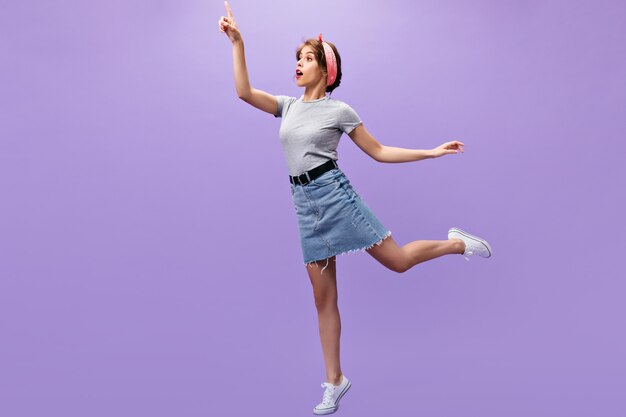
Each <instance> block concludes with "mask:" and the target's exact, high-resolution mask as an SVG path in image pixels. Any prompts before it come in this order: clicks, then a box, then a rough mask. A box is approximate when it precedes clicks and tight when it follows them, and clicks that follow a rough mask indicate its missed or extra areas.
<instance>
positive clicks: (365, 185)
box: [0, 0, 626, 417]
mask: <svg viewBox="0 0 626 417" xmlns="http://www.w3.org/2000/svg"><path fill="white" fill-rule="evenodd" d="M231 6H232V8H233V12H234V15H235V18H236V21H237V23H238V25H239V27H240V29H241V31H242V34H243V37H244V40H245V46H246V57H247V63H248V70H249V74H250V80H251V84H252V85H253V86H254V87H256V88H259V89H262V90H265V91H268V92H270V93H273V94H286V95H291V96H296V97H300V95H301V94H302V93H303V90H302V89H299V88H297V87H296V86H295V82H294V80H293V75H294V70H295V66H296V61H295V49H296V47H297V46H298V44H299V42H300V41H301V40H303V39H305V38H308V37H314V36H317V35H318V34H319V33H320V32H321V33H323V34H324V37H325V38H326V39H328V40H330V41H332V42H334V43H335V44H336V45H337V47H338V49H339V52H340V54H341V57H342V60H343V80H342V84H341V87H339V88H338V89H337V90H336V91H335V92H334V93H333V97H334V98H336V99H339V100H343V101H345V102H347V103H349V104H350V105H351V106H352V107H353V108H354V109H355V110H356V111H357V112H358V113H359V115H360V116H361V118H362V120H363V121H364V124H365V126H366V127H367V128H368V130H370V132H371V133H372V134H373V135H374V136H375V137H376V138H377V139H378V140H379V141H380V142H382V143H384V144H387V145H391V146H399V147H406V148H420V149H426V148H433V147H435V146H438V145H439V144H441V143H443V142H445V141H448V140H455V139H458V140H461V141H463V142H465V151H466V152H465V154H460V155H450V156H446V157H443V158H440V159H436V160H428V161H422V162H417V163H405V164H380V163H377V162H375V161H374V160H372V159H370V158H369V157H368V156H367V155H366V154H364V153H363V152H361V151H360V150H359V149H358V148H357V147H356V146H355V145H354V144H353V143H352V141H351V140H350V139H349V137H348V136H344V137H343V138H342V141H341V144H340V146H339V158H340V160H339V161H340V165H341V167H342V168H343V169H344V171H345V172H346V173H347V174H348V176H349V178H350V179H351V181H352V183H353V185H354V186H355V188H356V189H357V190H358V192H359V193H360V195H361V196H362V198H363V199H364V200H365V201H366V202H367V203H368V205H369V206H370V207H371V208H372V209H373V210H374V212H375V213H376V214H377V215H378V217H379V218H380V220H381V221H382V222H383V223H384V224H385V226H387V227H388V228H389V229H390V230H391V231H392V232H393V236H394V238H395V239H396V241H397V242H398V243H400V244H405V243H407V242H409V241H411V240H415V239H445V238H446V233H447V230H448V228H450V227H452V226H457V227H461V228H463V229H466V230H468V231H470V232H472V233H476V234H479V235H481V236H484V237H485V238H486V239H488V240H489V242H490V243H491V245H492V246H493V249H494V256H493V258H492V259H490V260H483V259H472V261H471V262H466V261H464V260H463V258H462V257H460V256H446V257H442V258H438V259H436V260H433V261H431V262H429V263H426V264H423V265H418V266H416V267H415V268H413V269H412V270H410V271H408V272H407V273H405V274H396V273H394V272H391V271H389V270H387V269H385V268H384V267H383V266H382V265H380V264H378V263H377V262H376V261H374V259H373V258H371V257H370V256H369V255H367V254H365V253H358V254H349V255H344V256H340V257H338V285H339V303H340V311H341V317H342V346H341V349H342V367H343V371H344V372H345V374H346V375H347V376H348V377H349V378H350V379H351V380H352V382H353V388H352V390H351V391H350V393H349V394H348V395H347V396H346V397H345V399H344V400H343V401H342V405H341V410H340V411H339V413H341V415H343V416H369V415H382V413H385V414H386V415H393V416H415V415H424V416H429V417H439V416H441V417H444V416H445V417H452V416H454V417H460V416H468V417H469V416H480V417H492V416H493V417H502V416H506V417H517V416H519V417H528V416H533V417H542V416H546V417H554V416H558V417H574V416H576V417H578V416H580V417H588V416H602V417H614V416H615V417H618V416H624V412H625V411H624V410H625V409H626V400H625V399H624V392H626V359H625V353H626V337H625V335H624V317H625V313H626V307H625V306H624V293H625V290H626V284H624V273H623V260H624V249H625V248H626V245H625V244H624V235H625V233H624V232H626V230H625V227H624V219H623V216H624V212H625V207H624V197H625V195H624V194H625V191H624V190H625V189H626V187H625V178H626V168H625V167H624V157H625V156H626V152H625V150H626V149H625V145H624V143H623V141H624V134H625V131H626V111H625V109H626V81H625V78H626V77H625V74H626V48H625V46H624V45H625V41H626V29H625V25H624V22H625V21H626V3H624V2H621V1H613V2H609V1H497V0H490V1H484V0H481V1H473V2H469V1H440V0H437V1H435V0H430V1H409V0H404V1H384V2H383V1H379V2H374V1H356V0H353V1H331V0H320V1H316V2H309V3H303V2H294V1H285V0H281V1H272V2H266V1H265V2H261V1H251V0H248V1H243V0H241V1H240V0H233V1H232V3H231ZM224 14H225V11H224V7H223V2H222V1H211V2H209V1H197V0H191V1H173V0H169V1H165V0H160V1H154V0H153V1H129V0H124V1H122V0H109V1H106V2H105V1H90V2H84V1H77V0H64V1H61V0H55V1H45V2H43V1H38V2H35V1H15V2H8V1H5V2H3V4H2V7H1V11H0V77H1V78H0V88H1V91H0V97H1V98H0V106H1V107H0V191H1V195H2V198H1V199H0V214H1V216H0V276H1V279H0V334H1V343H0V415H3V416H10V417H22V416H29V417H30V416H43V415H46V416H64V417H70V416H72V417H73V416H76V417H79V416H80V417H84V416H89V417H99V416H103V417H104V416H106V417H110V416H153V417H160V416H217V415H224V416H244V415H251V414H253V413H254V414H255V415H270V414H271V415H277V416H300V415H302V416H304V415H311V410H312V408H313V407H314V406H315V405H316V404H317V403H318V402H319V401H320V400H321V396H322V389H321V388H320V386H319V384H320V383H321V382H322V381H324V380H325V374H324V366H323V359H322V353H321V346H320V343H319V336H318V328H317V315H316V311H315V307H314V303H313V297H312V293H311V285H310V283H309V280H308V277H307V275H306V271H305V268H304V266H303V264H302V255H301V251H300V246H299V245H300V244H299V240H298V231H297V224H296V218H295V213H294V211H293V207H292V202H291V196H290V192H289V184H288V182H287V176H286V175H287V171H286V164H285V162H284V159H283V154H282V150H281V148H280V142H279V140H278V128H279V125H280V119H275V118H274V117H273V116H271V115H269V114H267V113H263V112H261V111H258V110H257V109H255V108H253V107H251V106H249V105H247V104H246V103H244V102H243V101H241V100H239V99H238V98H237V95H236V91H235V87H234V82H233V72H232V68H233V64H232V48H231V45H230V43H229V41H228V39H227V37H226V36H225V35H224V34H223V33H221V32H219V30H218V28H217V21H218V19H219V17H220V16H221V15H224Z"/></svg>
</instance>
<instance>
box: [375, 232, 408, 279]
mask: <svg viewBox="0 0 626 417" xmlns="http://www.w3.org/2000/svg"><path fill="white" fill-rule="evenodd" d="M366 251H367V253H369V254H370V255H371V256H372V257H373V258H374V259H376V260H377V261H378V262H380V263H381V264H382V265H383V266H385V267H387V268H389V269H391V270H392V271H396V272H402V271H404V270H406V268H407V266H408V257H407V255H406V253H405V252H404V250H403V249H402V248H401V247H400V246H398V244H397V243H396V241H395V240H393V237H391V236H389V237H388V238H386V239H385V240H383V241H382V243H381V244H380V245H374V246H372V247H371V248H369V249H366Z"/></svg>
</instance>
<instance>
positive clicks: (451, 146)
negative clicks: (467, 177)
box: [431, 140, 465, 158]
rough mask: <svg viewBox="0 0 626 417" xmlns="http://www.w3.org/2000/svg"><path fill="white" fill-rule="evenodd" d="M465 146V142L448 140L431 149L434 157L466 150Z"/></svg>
mask: <svg viewBox="0 0 626 417" xmlns="http://www.w3.org/2000/svg"><path fill="white" fill-rule="evenodd" d="M463 146H465V144H464V143H463V142H459V141H458V140H453V141H452V142H446V143H444V144H443V145H439V146H437V147H436V148H435V149H433V150H431V152H432V155H433V158H439V157H440V156H444V155H448V154H451V153H459V151H461V152H465V151H464V150H463Z"/></svg>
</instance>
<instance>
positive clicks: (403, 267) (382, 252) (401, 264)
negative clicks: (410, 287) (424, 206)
mask: <svg viewBox="0 0 626 417" xmlns="http://www.w3.org/2000/svg"><path fill="white" fill-rule="evenodd" d="M464 251H465V243H463V241H462V240H461V239H449V240H415V241H413V242H410V243H407V244H406V245H404V246H402V247H400V246H398V245H397V243H396V242H395V241H394V240H393V238H392V237H391V236H389V237H388V238H387V239H385V240H383V242H382V243H381V244H380V245H378V246H376V245H374V246H373V247H371V248H370V249H367V252H368V253H369V254H370V255H372V256H373V257H374V259H376V260H377V261H378V262H380V263H381V264H383V265H384V266H386V267H387V268H389V269H391V270H392V271H395V272H405V271H408V270H409V269H411V268H413V267H414V266H415V265H417V264H418V263H420V262H425V261H428V260H431V259H434V258H438V257H440V256H443V255H451V254H454V253H459V254H462V253H463V252H464Z"/></svg>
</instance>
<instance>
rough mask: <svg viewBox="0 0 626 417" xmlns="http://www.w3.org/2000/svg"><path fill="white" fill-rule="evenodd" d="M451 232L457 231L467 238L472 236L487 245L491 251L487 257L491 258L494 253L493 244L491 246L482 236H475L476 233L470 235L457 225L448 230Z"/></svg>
mask: <svg viewBox="0 0 626 417" xmlns="http://www.w3.org/2000/svg"><path fill="white" fill-rule="evenodd" d="M450 232H456V233H458V234H460V235H463V236H465V237H467V238H470V239H472V240H475V241H477V242H480V243H482V244H483V245H485V247H486V248H487V250H488V251H489V256H487V258H491V255H492V254H493V252H492V251H491V246H489V243H487V241H486V240H483V239H481V238H479V237H478V236H474V235H470V234H469V233H467V232H465V231H463V230H461V229H457V228H456V227H453V228H452V229H450V230H448V233H450Z"/></svg>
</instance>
